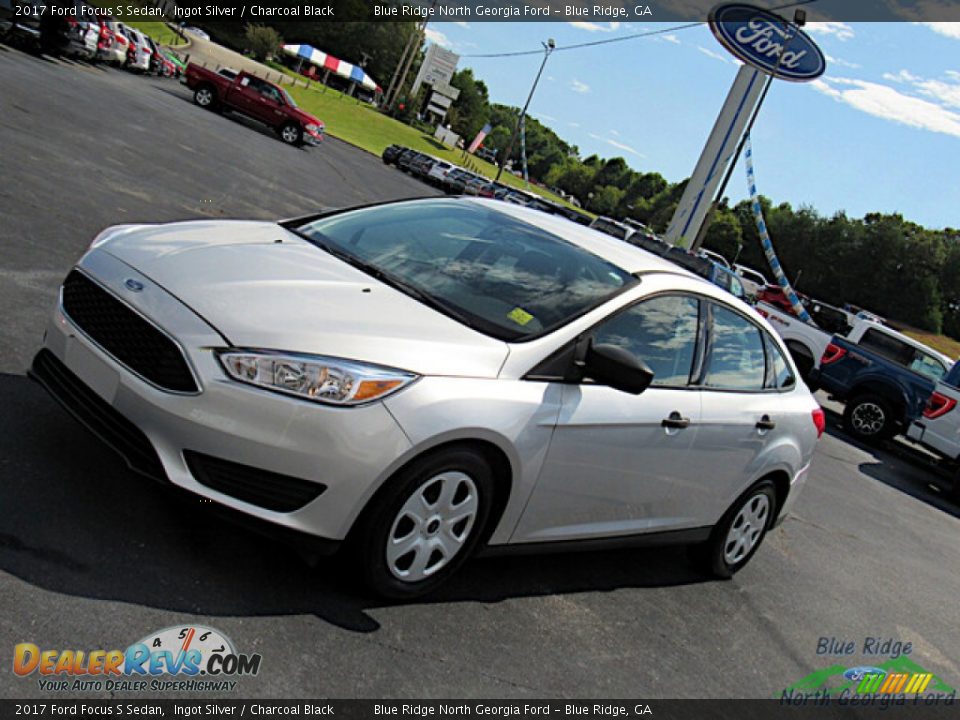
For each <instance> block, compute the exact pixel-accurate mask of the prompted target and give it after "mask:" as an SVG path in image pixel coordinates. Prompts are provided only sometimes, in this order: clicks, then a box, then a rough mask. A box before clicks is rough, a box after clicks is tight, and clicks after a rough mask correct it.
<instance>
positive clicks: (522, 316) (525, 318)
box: [507, 308, 533, 325]
mask: <svg viewBox="0 0 960 720" xmlns="http://www.w3.org/2000/svg"><path fill="white" fill-rule="evenodd" d="M507 317H508V318H510V319H511V320H513V321H514V322H515V323H516V324H517V325H526V324H527V323H528V322H530V321H531V320H533V315H531V314H530V313H528V312H527V311H526V310H524V309H523V308H514V309H513V310H511V311H510V312H508V313H507Z"/></svg>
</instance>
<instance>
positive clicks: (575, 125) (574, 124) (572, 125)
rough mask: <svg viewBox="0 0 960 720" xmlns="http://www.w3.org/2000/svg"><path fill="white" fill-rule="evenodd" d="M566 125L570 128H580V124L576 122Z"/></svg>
mask: <svg viewBox="0 0 960 720" xmlns="http://www.w3.org/2000/svg"><path fill="white" fill-rule="evenodd" d="M567 125H569V126H570V127H580V123H578V122H570V123H567Z"/></svg>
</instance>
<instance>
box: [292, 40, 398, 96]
mask: <svg viewBox="0 0 960 720" xmlns="http://www.w3.org/2000/svg"><path fill="white" fill-rule="evenodd" d="M282 49H283V51H284V52H285V53H287V55H293V56H294V57H299V58H303V59H304V60H306V61H307V62H308V63H311V64H313V65H316V66H317V67H318V68H320V69H321V70H329V71H330V72H332V73H334V74H335V75H339V76H340V77H342V78H346V79H347V80H350V81H352V82H355V83H356V84H357V85H360V86H362V87H364V88H366V89H367V90H371V91H373V92H383V91H382V90H381V89H380V86H379V85H377V84H376V83H375V82H374V81H373V78H372V77H370V76H369V75H367V74H366V73H365V72H364V71H363V68H361V67H358V66H357V65H351V64H350V63H348V62H345V61H343V60H339V59H337V58H335V57H334V56H333V55H328V54H327V53H325V52H323V51H322V50H317V49H316V48H315V47H313V46H311V45H284V46H283V48H282Z"/></svg>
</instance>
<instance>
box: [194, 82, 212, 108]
mask: <svg viewBox="0 0 960 720" xmlns="http://www.w3.org/2000/svg"><path fill="white" fill-rule="evenodd" d="M193 101H194V102H195V103H196V104H197V105H199V106H200V107H202V108H205V109H207V110H212V109H213V108H214V106H215V105H216V103H217V96H216V94H215V93H214V91H213V88H212V87H210V86H209V85H201V86H200V87H198V88H197V89H196V91H194V93H193Z"/></svg>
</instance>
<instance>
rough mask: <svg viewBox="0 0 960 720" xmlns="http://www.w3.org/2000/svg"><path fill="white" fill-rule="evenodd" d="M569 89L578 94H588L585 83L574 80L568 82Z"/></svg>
mask: <svg viewBox="0 0 960 720" xmlns="http://www.w3.org/2000/svg"><path fill="white" fill-rule="evenodd" d="M570 89H571V90H573V91H574V92H578V93H588V92H590V86H589V85H587V84H586V83H585V82H580V81H579V80H577V79H576V78H574V79H573V80H571V81H570Z"/></svg>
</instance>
